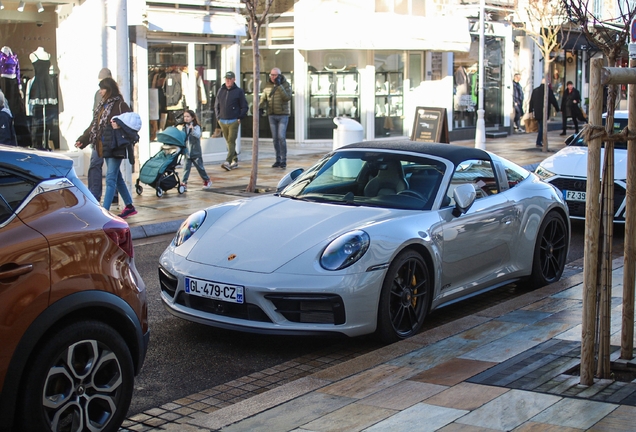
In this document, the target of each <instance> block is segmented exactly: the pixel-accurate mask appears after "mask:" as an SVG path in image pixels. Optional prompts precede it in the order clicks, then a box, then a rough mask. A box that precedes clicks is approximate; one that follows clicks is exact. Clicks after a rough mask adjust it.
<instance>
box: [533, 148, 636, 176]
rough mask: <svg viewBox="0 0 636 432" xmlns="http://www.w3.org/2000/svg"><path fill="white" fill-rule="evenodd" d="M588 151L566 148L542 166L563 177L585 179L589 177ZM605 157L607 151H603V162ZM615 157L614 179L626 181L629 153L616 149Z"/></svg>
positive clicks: (542, 163)
mask: <svg viewBox="0 0 636 432" xmlns="http://www.w3.org/2000/svg"><path fill="white" fill-rule="evenodd" d="M587 150H588V149H587V147H582V146H569V147H565V148H563V149H561V150H559V151H558V152H557V153H556V154H554V155H552V156H550V157H549V158H547V159H546V160H544V161H543V162H541V166H542V167H543V168H545V169H547V170H549V171H551V172H552V173H554V174H556V175H559V176H562V177H581V178H585V177H587V156H588V151H587ZM604 155H605V151H604V150H601V160H603V158H604V157H605V156H604ZM614 157H615V162H614V166H615V172H614V178H615V179H616V180H624V179H626V178H627V177H626V176H627V171H626V167H627V151H625V150H621V149H616V150H615V151H614Z"/></svg>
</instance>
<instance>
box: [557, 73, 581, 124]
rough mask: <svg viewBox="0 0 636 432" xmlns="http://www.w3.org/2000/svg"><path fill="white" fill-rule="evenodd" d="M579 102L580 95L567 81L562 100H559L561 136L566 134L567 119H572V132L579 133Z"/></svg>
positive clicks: (570, 82)
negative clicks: (561, 117) (561, 119)
mask: <svg viewBox="0 0 636 432" xmlns="http://www.w3.org/2000/svg"><path fill="white" fill-rule="evenodd" d="M579 102H581V94H580V93H579V91H578V90H577V89H575V88H574V84H572V81H568V82H567V88H566V89H565V91H564V92H563V98H561V116H563V132H561V135H565V134H566V130H567V123H568V117H572V123H574V132H575V133H579V119H578V117H579V116H580V109H579Z"/></svg>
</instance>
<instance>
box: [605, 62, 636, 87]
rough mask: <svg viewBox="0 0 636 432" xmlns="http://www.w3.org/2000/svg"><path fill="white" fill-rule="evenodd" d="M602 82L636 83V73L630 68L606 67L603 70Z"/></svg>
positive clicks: (607, 83) (608, 83) (610, 83)
mask: <svg viewBox="0 0 636 432" xmlns="http://www.w3.org/2000/svg"><path fill="white" fill-rule="evenodd" d="M630 64H631V61H630ZM630 67H631V66H630ZM601 84H602V85H613V84H636V74H634V71H633V70H630V69H629V68H618V67H606V68H603V71H602V72H601Z"/></svg>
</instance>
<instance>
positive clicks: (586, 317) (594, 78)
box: [580, 59, 603, 386]
mask: <svg viewBox="0 0 636 432" xmlns="http://www.w3.org/2000/svg"><path fill="white" fill-rule="evenodd" d="M602 66H603V60H602V59H593V60H592V65H591V68H590V69H591V70H590V117H589V122H590V124H592V125H601V124H602V123H603V121H602V115H603V87H602V86H601V68H602ZM600 159H601V138H596V139H593V140H590V141H589V142H588V159H587V188H586V196H587V200H586V203H585V219H586V222H585V244H584V257H583V319H582V329H581V380H580V383H581V384H582V385H587V386H590V385H592V384H594V342H595V340H594V339H595V334H596V331H595V322H596V293H597V282H598V280H597V276H598V238H599V230H600V225H599V209H600V204H599V197H600V192H601V184H600V177H601V170H600Z"/></svg>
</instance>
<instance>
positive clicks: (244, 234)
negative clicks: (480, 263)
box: [187, 196, 409, 273]
mask: <svg viewBox="0 0 636 432" xmlns="http://www.w3.org/2000/svg"><path fill="white" fill-rule="evenodd" d="M395 212H396V210H395V209H392V210H387V209H382V208H376V207H355V208H353V209H352V208H351V207H350V206H347V205H344V204H343V205H340V204H322V203H320V204H319V203H315V202H306V201H299V200H292V199H288V198H281V197H276V196H271V197H263V198H260V199H252V200H246V201H244V202H242V203H241V204H240V205H238V206H236V207H234V208H232V209H231V210H229V211H227V212H225V213H223V214H222V215H221V216H220V217H219V218H218V219H216V220H213V221H212V222H208V221H207V220H206V222H205V223H204V225H203V227H202V229H205V232H204V233H203V234H202V237H201V239H200V240H199V241H198V242H197V243H196V245H195V246H194V247H193V248H192V250H191V251H190V253H189V254H188V256H187V259H188V260H189V261H193V262H197V263H201V264H206V265H211V266H216V267H222V268H227V269H234V270H243V271H252V272H258V273H271V272H273V271H275V270H276V269H278V268H279V267H281V266H282V265H284V264H286V263H288V262H289V261H290V260H292V259H294V258H295V257H297V256H299V255H300V254H302V253H304V252H306V251H307V250H309V249H311V248H314V247H316V246H317V245H320V248H319V249H317V250H316V254H317V256H316V259H317V258H318V257H319V255H318V254H320V253H321V252H322V249H323V247H324V246H326V245H327V244H328V243H329V242H330V241H331V240H333V239H334V238H336V237H337V236H338V235H340V234H343V233H346V232H348V231H350V230H353V229H358V228H363V227H364V226H367V225H370V224H373V223H376V222H379V221H381V220H383V219H385V218H387V217H389V215H391V214H392V218H395ZM406 213H409V212H408V211H405V214H406ZM290 215H293V217H289V216H290ZM211 219H214V218H213V217H212V218H211Z"/></svg>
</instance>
